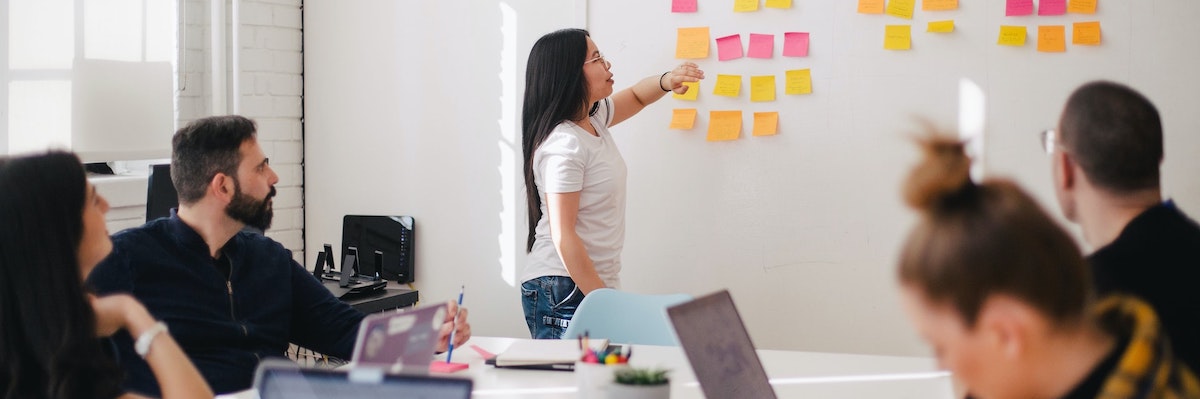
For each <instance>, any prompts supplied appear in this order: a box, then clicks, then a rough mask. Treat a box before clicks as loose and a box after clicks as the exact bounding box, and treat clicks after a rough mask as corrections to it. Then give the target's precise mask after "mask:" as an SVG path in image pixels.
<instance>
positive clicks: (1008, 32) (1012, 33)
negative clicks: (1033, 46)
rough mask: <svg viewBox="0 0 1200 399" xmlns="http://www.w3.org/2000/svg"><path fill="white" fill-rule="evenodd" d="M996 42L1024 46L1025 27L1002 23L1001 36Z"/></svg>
mask: <svg viewBox="0 0 1200 399" xmlns="http://www.w3.org/2000/svg"><path fill="white" fill-rule="evenodd" d="M996 44H1000V45H1005V46H1024V45H1025V27H1024V26H1009V25H1000V38H999V39H997V40H996Z"/></svg>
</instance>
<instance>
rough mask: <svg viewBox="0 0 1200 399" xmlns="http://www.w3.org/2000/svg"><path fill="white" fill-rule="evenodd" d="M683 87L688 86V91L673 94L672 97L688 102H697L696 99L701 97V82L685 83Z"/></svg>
mask: <svg viewBox="0 0 1200 399" xmlns="http://www.w3.org/2000/svg"><path fill="white" fill-rule="evenodd" d="M683 85H684V86H687V88H688V89H687V91H686V92H684V93H683V94H679V93H672V94H671V97H675V98H678V99H680V100H688V101H696V98H698V97H700V82H683Z"/></svg>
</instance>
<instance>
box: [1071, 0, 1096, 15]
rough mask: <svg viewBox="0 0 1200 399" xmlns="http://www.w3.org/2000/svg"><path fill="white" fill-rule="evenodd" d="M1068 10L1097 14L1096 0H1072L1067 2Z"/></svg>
mask: <svg viewBox="0 0 1200 399" xmlns="http://www.w3.org/2000/svg"><path fill="white" fill-rule="evenodd" d="M1067 12H1073V13H1077V14H1095V13H1096V0H1071V1H1070V2H1068V3H1067Z"/></svg>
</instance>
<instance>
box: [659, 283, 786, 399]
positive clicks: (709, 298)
mask: <svg viewBox="0 0 1200 399" xmlns="http://www.w3.org/2000/svg"><path fill="white" fill-rule="evenodd" d="M667 315H668V316H670V317H671V323H672V324H673V325H674V326H675V335H677V336H678V337H679V345H680V346H681V347H683V353H684V354H686V355H687V358H688V363H690V364H691V365H692V371H694V372H695V373H696V381H698V382H699V383H700V389H701V390H703V391H704V396H705V397H709V398H775V390H774V389H773V388H771V382H770V380H768V379H767V372H766V370H764V369H763V366H762V362H761V361H759V359H758V352H755V351H754V343H753V342H751V341H750V334H749V333H747V332H746V325H745V324H744V323H742V316H741V315H739V314H738V311H737V307H735V306H734V305H733V297H731V296H730V295H729V291H724V290H722V291H720V292H716V293H713V294H709V295H706V296H703V297H700V298H696V299H695V300H693V301H691V302H684V303H681V304H678V305H675V306H671V307H668V308H667Z"/></svg>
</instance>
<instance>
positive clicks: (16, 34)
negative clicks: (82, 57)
mask: <svg viewBox="0 0 1200 399" xmlns="http://www.w3.org/2000/svg"><path fill="white" fill-rule="evenodd" d="M74 4H75V1H74V0H9V4H8V15H6V16H4V18H8V24H9V25H8V26H9V28H8V29H9V31H8V32H7V33H8V35H9V36H8V66H9V68H11V69H71V62H72V61H73V60H74V59H75V25H74V22H73V21H74V18H75V7H74ZM34 39H36V40H34Z"/></svg>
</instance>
